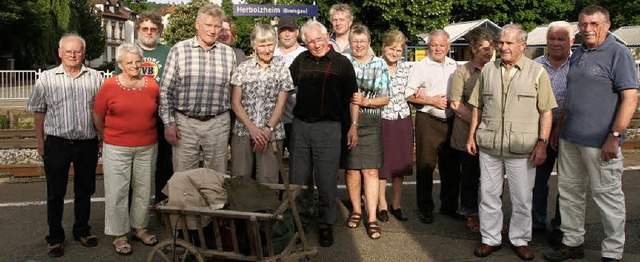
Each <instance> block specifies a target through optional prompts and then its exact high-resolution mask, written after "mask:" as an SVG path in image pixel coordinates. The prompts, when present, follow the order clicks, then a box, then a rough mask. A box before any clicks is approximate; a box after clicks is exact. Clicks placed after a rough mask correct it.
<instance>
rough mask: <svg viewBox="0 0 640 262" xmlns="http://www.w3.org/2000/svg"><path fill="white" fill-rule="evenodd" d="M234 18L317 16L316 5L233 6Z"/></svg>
mask: <svg viewBox="0 0 640 262" xmlns="http://www.w3.org/2000/svg"><path fill="white" fill-rule="evenodd" d="M233 15H234V16H318V6H316V5H252V4H237V5H233Z"/></svg>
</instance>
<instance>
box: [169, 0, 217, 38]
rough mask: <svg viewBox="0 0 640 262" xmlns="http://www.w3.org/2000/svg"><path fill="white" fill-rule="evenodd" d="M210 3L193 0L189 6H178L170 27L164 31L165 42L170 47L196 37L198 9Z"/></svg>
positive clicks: (170, 20)
mask: <svg viewBox="0 0 640 262" xmlns="http://www.w3.org/2000/svg"><path fill="white" fill-rule="evenodd" d="M209 3H210V2H209V1H207V0H192V1H191V2H190V3H188V4H186V5H185V4H180V5H177V6H176V8H175V9H174V10H173V13H171V16H169V25H168V26H167V27H166V28H165V29H164V35H163V38H164V41H165V42H166V43H167V45H169V46H173V45H174V44H175V43H177V42H180V41H182V40H185V39H188V38H191V37H194V36H195V35H196V27H195V21H196V16H197V15H198V9H200V7H203V6H205V5H207V4H209Z"/></svg>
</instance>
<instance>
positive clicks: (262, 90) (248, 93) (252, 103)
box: [231, 57, 293, 140]
mask: <svg viewBox="0 0 640 262" xmlns="http://www.w3.org/2000/svg"><path fill="white" fill-rule="evenodd" d="M256 59H257V58H254V59H250V60H247V61H245V62H243V63H241V64H240V65H238V68H236V71H234V72H233V76H232V77H231V85H232V86H234V87H240V88H241V89H242V107H244V110H245V111H246V112H247V115H249V119H251V122H253V123H255V124H256V126H258V127H259V128H263V127H264V126H265V125H266V124H267V123H268V122H269V119H270V118H271V114H272V113H273V109H274V108H275V107H276V100H277V98H278V95H279V93H280V92H289V91H291V90H293V81H292V80H291V75H290V73H289V69H288V68H287V67H286V66H285V65H284V60H282V59H281V58H280V57H274V58H273V59H272V60H271V62H270V63H269V66H267V67H265V68H262V67H261V66H260V64H258V61H257V60H256ZM274 128H275V138H276V139H278V140H280V139H284V127H283V126H282V124H281V123H280V122H278V124H277V125H276V126H274ZM233 134H234V135H236V136H245V137H248V136H249V131H248V130H247V128H246V127H245V125H244V124H242V122H240V120H239V119H236V123H235V128H234V129H233Z"/></svg>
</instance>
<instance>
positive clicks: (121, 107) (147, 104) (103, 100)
mask: <svg viewBox="0 0 640 262" xmlns="http://www.w3.org/2000/svg"><path fill="white" fill-rule="evenodd" d="M144 81H145V83H144V88H142V89H129V88H127V87H126V86H124V85H122V83H120V81H119V79H118V76H114V77H111V78H109V79H107V80H105V81H104V84H102V88H100V91H98V94H97V95H96V99H95V103H94V105H93V111H94V112H96V113H97V114H100V115H103V116H104V137H103V139H104V142H105V143H107V144H110V145H116V146H128V147H138V146H148V145H152V144H155V143H156V142H157V135H158V132H157V130H156V115H157V113H158V102H159V100H160V90H159V88H158V84H157V83H156V81H154V80H153V79H152V78H146V77H145V78H144Z"/></svg>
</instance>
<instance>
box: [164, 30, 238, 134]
mask: <svg viewBox="0 0 640 262" xmlns="http://www.w3.org/2000/svg"><path fill="white" fill-rule="evenodd" d="M235 65H236V55H235V53H234V51H233V49H232V48H231V47H229V46H227V45H225V44H222V43H220V42H217V41H216V42H215V43H214V44H213V46H212V47H211V48H210V49H208V50H205V49H204V48H202V47H201V46H200V44H199V43H198V37H197V36H196V37H194V38H190V39H187V40H184V41H181V42H178V43H177V44H175V45H174V46H173V47H172V48H171V51H169V55H168V56H167V63H166V64H165V68H164V73H163V78H162V82H161V83H160V108H159V111H160V112H159V113H160V117H161V118H162V121H163V122H164V124H165V126H168V125H175V123H176V120H175V117H174V113H175V112H176V110H178V111H181V112H184V113H185V114H187V115H193V116H212V115H218V114H220V113H223V112H226V111H227V110H229V108H230V106H231V104H230V102H231V88H230V85H229V82H230V81H231V73H232V72H233V70H234V69H235Z"/></svg>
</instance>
